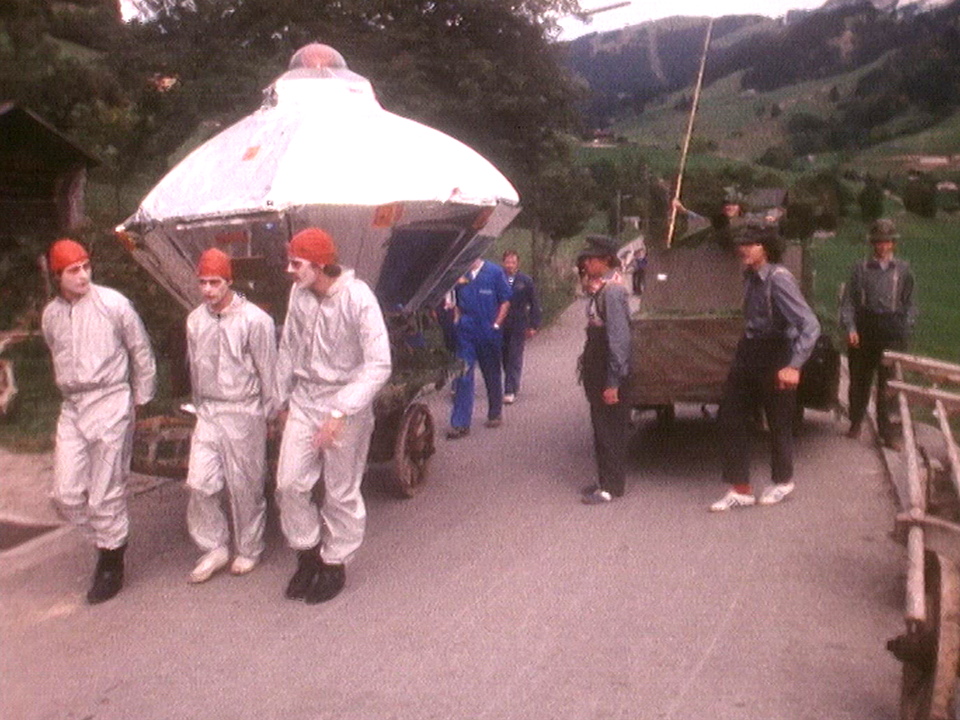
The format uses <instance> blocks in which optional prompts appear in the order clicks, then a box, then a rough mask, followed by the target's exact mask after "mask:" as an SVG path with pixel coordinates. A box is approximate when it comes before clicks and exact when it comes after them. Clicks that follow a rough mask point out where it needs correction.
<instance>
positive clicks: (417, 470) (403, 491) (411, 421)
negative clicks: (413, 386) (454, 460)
mask: <svg viewBox="0 0 960 720" xmlns="http://www.w3.org/2000/svg"><path fill="white" fill-rule="evenodd" d="M434 451H435V448H434V445H433V416H432V415H430V410H429V409H428V408H427V406H426V405H424V404H423V403H414V404H412V405H410V407H408V408H407V409H406V411H405V412H404V413H403V419H402V420H401V421H400V432H399V433H397V442H396V444H395V445H394V447H393V466H394V470H395V471H396V472H395V475H396V478H395V480H394V490H395V491H396V492H397V494H398V495H400V496H401V497H413V496H414V495H415V494H416V492H417V490H419V489H420V485H421V484H422V483H423V482H424V481H425V480H426V479H427V468H428V467H429V464H430V457H431V456H432V455H433V453H434Z"/></svg>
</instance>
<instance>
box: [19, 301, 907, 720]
mask: <svg viewBox="0 0 960 720" xmlns="http://www.w3.org/2000/svg"><path fill="white" fill-rule="evenodd" d="M581 312H582V309H581V308H579V307H577V308H574V309H572V310H571V311H570V312H568V313H567V314H566V315H564V317H563V318H561V320H560V322H559V323H557V324H556V325H555V326H553V327H551V328H548V329H547V330H545V331H544V332H542V333H541V334H539V335H538V336H537V337H536V338H534V340H533V341H532V342H531V343H530V344H529V346H528V357H527V369H526V373H525V379H524V387H523V389H522V392H521V394H520V396H519V398H518V401H517V403H516V404H515V405H513V406H511V407H508V408H506V411H505V423H504V425H503V427H501V428H499V429H495V430H491V429H486V428H484V427H483V424H482V418H483V414H484V412H485V402H484V401H483V400H482V399H481V400H480V401H478V403H477V407H476V411H475V412H476V415H475V421H474V426H473V431H472V433H471V435H470V436H469V437H467V438H464V439H461V440H457V441H455V442H451V441H446V440H444V439H442V437H441V439H440V440H439V441H438V453H437V455H436V457H435V458H434V462H433V464H432V467H431V472H430V478H429V481H428V484H427V486H426V487H425V488H424V489H423V491H422V492H421V493H420V494H419V495H418V496H417V497H415V498H413V499H412V500H406V501H402V500H396V499H393V498H391V497H389V496H387V495H385V494H384V493H382V492H380V491H379V490H378V488H377V483H376V482H375V481H376V477H377V475H378V474H379V473H380V472H382V470H379V469H377V468H374V469H373V472H371V473H370V476H371V477H370V478H369V480H370V482H368V484H367V485H368V492H367V497H368V504H369V521H368V534H367V539H366V542H365V543H364V545H363V547H362V548H361V550H360V552H359V555H358V557H357V559H356V561H355V562H354V563H353V564H352V565H351V566H349V567H348V571H347V586H346V588H345V590H344V591H343V593H341V595H340V596H338V597H337V598H336V599H335V600H333V601H331V602H329V603H327V604H324V605H320V606H312V607H311V606H306V605H304V604H302V603H299V602H292V601H289V600H286V599H284V598H283V594H282V591H283V587H284V585H285V583H286V580H287V578H288V577H289V575H290V574H291V573H292V571H293V567H294V558H293V554H292V553H291V552H290V551H289V550H288V549H286V548H285V547H284V544H283V542H282V539H281V538H280V537H279V533H278V530H277V523H276V515H275V511H273V510H272V509H271V512H272V514H271V524H270V528H271V529H270V542H269V547H268V551H267V553H266V555H265V558H264V562H263V564H262V565H261V566H260V567H258V568H257V569H256V570H255V571H254V572H253V573H251V574H250V575H248V576H246V577H243V578H234V577H231V576H229V575H226V574H224V575H218V576H216V577H214V578H213V579H212V580H211V581H210V582H208V583H206V584H204V585H200V586H193V585H189V584H188V583H187V581H186V578H187V574H188V572H189V570H190V569H191V567H192V564H193V562H194V561H195V559H196V557H197V552H196V550H195V549H194V548H193V547H192V545H191V543H190V541H189V538H188V536H187V533H186V527H185V521H184V516H185V507H186V495H185V492H184V488H183V486H182V485H181V484H179V483H169V484H165V485H162V486H160V487H158V488H155V489H153V490H150V491H149V492H145V493H143V494H141V495H138V496H137V497H135V498H134V499H133V501H132V503H131V506H132V513H133V528H134V534H133V536H132V538H131V544H130V551H129V552H128V555H127V557H128V565H127V567H128V572H127V587H126V588H125V589H124V591H123V592H122V593H121V594H120V595H119V596H118V597H117V598H116V599H114V600H112V601H110V602H108V603H106V604H103V605H99V606H96V607H89V606H87V605H85V603H84V601H83V596H84V593H85V592H86V589H87V585H88V582H89V578H90V574H91V572H92V568H93V562H94V554H93V551H92V549H91V548H90V547H89V546H88V545H87V544H85V542H84V540H83V538H82V537H81V536H80V534H79V533H78V532H76V531H73V530H61V531H57V532H56V533H53V534H51V535H48V536H46V537H44V538H41V539H39V540H36V541H33V542H31V543H30V544H29V545H26V546H23V547H21V548H18V549H17V550H15V551H11V552H8V553H5V554H4V555H3V556H2V558H0V595H2V605H0V632H2V637H0V642H2V644H0V717H2V718H10V719H11V720H13V719H17V720H34V719H36V720H39V719H41V718H42V719H47V718H50V719H53V718H67V719H77V720H88V719H90V720H92V719H96V720H108V719H110V720H113V719H117V720H119V719H129V718H138V719H140V720H151V719H154V718H156V719H158V720H160V719H163V720H169V719H179V718H183V719H193V718H238V719H241V718H244V719H245V718H251V719H253V718H255V719H257V720H264V719H269V718H284V719H285V720H299V719H301V718H302V719H304V720H306V719H308V718H309V719H311V720H313V719H319V718H324V719H326V718H330V719H331V720H332V719H337V720H348V719H354V718H356V719H357V720H360V719H363V720H376V719H380V718H384V719H386V718H398V719H404V720H407V719H418V720H419V719H421V718H422V719H426V718H437V719H446V718H470V719H471V720H473V719H480V718H504V719H513V718H550V719H554V718H557V719H560V718H570V719H571V720H584V719H587V718H642V719H646V718H650V719H653V718H664V719H667V720H674V719H681V718H682V719H685V720H686V719H690V718H710V719H711V720H726V719H730V720H805V719H807V718H809V719H810V720H814V719H816V720H823V719H824V718H828V719H829V720H844V719H846V718H849V719H851V720H864V719H869V720H894V718H896V717H897V701H898V680H899V665H898V664H897V663H896V662H895V660H894V659H893V658H892V657H891V656H890V655H889V654H888V653H887V652H886V650H885V649H884V644H885V642H886V640H887V639H888V638H890V637H892V636H894V635H897V634H899V633H900V632H901V629H902V620H901V612H902V595H903V590H902V584H903V568H904V560H903V551H902V549H901V548H900V547H899V546H898V545H896V544H895V543H894V542H893V541H892V540H891V539H890V538H889V537H888V533H889V531H890V529H891V528H892V524H893V513H894V503H893V500H892V496H891V492H890V489H889V487H888V484H887V482H886V479H885V476H884V474H883V469H882V466H881V463H880V461H879V459H878V457H877V455H876V451H875V450H874V449H873V448H872V447H871V446H870V445H869V444H868V443H867V441H866V440H864V441H863V442H862V443H860V442H855V441H851V440H848V439H846V438H844V437H843V436H842V435H841V428H840V425H839V424H838V423H837V422H836V421H835V419H834V418H833V417H832V416H831V415H829V414H825V413H812V414H809V413H808V421H807V423H806V426H805V429H804V432H803V435H802V436H801V438H800V439H799V443H798V448H797V473H796V480H797V487H798V489H797V492H796V493H795V495H794V496H793V497H791V498H790V499H789V500H788V501H787V502H785V503H783V504H782V505H780V506H775V507H770V508H749V509H742V510H737V511H733V512H731V513H727V514H711V513H708V512H707V511H706V508H707V506H708V505H709V504H710V503H711V502H712V501H714V500H716V499H717V498H718V497H719V496H720V495H721V494H722V493H723V491H724V487H723V486H722V485H721V483H720V482H719V480H718V467H719V457H718V454H717V449H716V448H717V442H718V438H717V437H716V436H715V434H714V425H713V423H711V422H710V421H709V420H706V419H704V418H703V417H702V416H701V415H700V411H699V408H695V407H693V408H683V409H682V411H681V412H680V413H679V417H678V420H677V423H676V425H675V427H674V428H673V429H672V430H671V431H670V432H668V433H659V432H657V431H656V430H655V429H654V427H653V424H652V419H650V420H643V421H642V427H641V429H640V432H639V434H638V438H637V442H636V445H635V448H634V451H633V459H632V460H631V472H630V476H629V478H628V487H627V494H626V495H625V496H624V497H623V498H622V499H620V500H618V501H616V502H614V503H611V504H609V505H604V506H599V507H588V506H584V505H582V504H581V503H580V502H579V495H578V492H579V489H580V488H581V487H582V486H583V485H586V484H587V483H589V482H591V481H592V480H593V473H594V465H593V458H592V450H591V442H590V429H589V419H588V414H587V408H586V403H585V401H584V400H583V397H582V392H581V390H580V388H579V387H577V386H576V384H575V380H574V365H575V360H576V356H577V354H578V353H579V346H580V344H581V342H582V329H581ZM478 385H480V386H481V388H482V383H478ZM481 397H482V389H481ZM429 402H430V404H431V406H432V408H433V411H434V417H435V419H436V421H437V428H438V432H440V433H442V431H444V430H445V429H446V428H447V426H448V421H449V398H448V396H447V393H446V392H440V393H436V394H435V395H433V396H432V397H431V398H430V400H429ZM762 449H763V446H762V444H758V448H757V452H756V455H755V464H754V469H755V474H756V478H757V479H758V480H760V481H762V480H764V479H765V478H766V476H767V472H768V471H767V463H766V456H765V454H764V452H762Z"/></svg>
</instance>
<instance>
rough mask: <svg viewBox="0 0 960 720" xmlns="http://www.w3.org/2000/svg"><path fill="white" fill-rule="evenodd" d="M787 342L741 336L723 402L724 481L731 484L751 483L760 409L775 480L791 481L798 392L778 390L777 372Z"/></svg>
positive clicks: (786, 354) (787, 350)
mask: <svg viewBox="0 0 960 720" xmlns="http://www.w3.org/2000/svg"><path fill="white" fill-rule="evenodd" d="M789 356H790V343H789V341H788V340H786V339H780V338H776V339H767V338H763V339H759V338H754V339H751V338H743V339H741V341H740V344H739V345H738V346H737V354H736V357H735V358H734V361H733V365H732V366H731V368H730V374H729V375H728V376H727V383H726V386H725V387H724V394H723V400H722V401H721V403H720V415H719V429H720V444H721V453H722V457H723V480H724V481H725V482H728V483H730V484H731V485H739V484H746V483H749V482H750V455H751V450H752V446H753V437H754V435H755V433H756V425H757V420H758V418H759V416H760V409H761V408H762V409H763V410H764V412H765V413H766V416H767V424H768V425H769V427H770V466H771V478H772V480H773V482H775V483H786V482H789V481H790V478H792V477H793V415H794V408H795V407H796V403H797V393H796V390H777V387H776V380H777V372H778V371H779V370H780V369H781V368H783V367H785V366H786V365H787V362H788V361H789Z"/></svg>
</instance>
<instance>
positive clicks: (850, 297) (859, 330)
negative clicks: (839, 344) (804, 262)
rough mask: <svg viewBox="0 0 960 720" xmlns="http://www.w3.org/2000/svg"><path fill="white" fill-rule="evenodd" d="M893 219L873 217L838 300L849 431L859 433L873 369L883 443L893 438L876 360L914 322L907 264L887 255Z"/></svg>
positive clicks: (896, 345)
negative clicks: (866, 252) (866, 250)
mask: <svg viewBox="0 0 960 720" xmlns="http://www.w3.org/2000/svg"><path fill="white" fill-rule="evenodd" d="M899 237H900V236H899V234H898V233H897V226H896V225H895V224H894V222H893V220H888V219H880V220H876V221H874V222H873V224H872V225H871V226H870V232H869V234H868V235H867V239H868V240H869V241H870V244H871V246H872V247H873V253H872V255H871V257H870V258H869V259H867V260H863V261H861V262H859V263H857V264H856V265H854V266H853V269H852V271H851V274H850V281H849V282H848V283H847V284H846V286H845V288H844V292H843V299H842V301H841V303H840V323H841V324H842V325H843V327H844V329H845V330H846V332H847V346H848V351H849V355H848V357H849V362H850V395H849V400H850V430H849V432H848V433H847V434H848V436H849V437H852V438H857V437H859V436H860V429H861V425H862V423H863V416H864V414H865V413H866V409H867V401H868V400H869V398H870V386H871V384H872V383H873V375H874V373H876V375H877V429H878V430H879V432H880V436H881V438H883V441H884V442H885V443H887V444H888V445H890V444H893V443H894V442H895V440H894V438H893V436H892V433H891V426H890V418H889V414H888V413H889V411H888V407H887V397H886V386H887V379H888V375H889V371H888V370H887V368H885V367H884V366H883V364H882V363H881V362H880V361H881V359H882V358H883V351H884V350H905V349H906V347H907V340H908V339H909V336H910V332H911V330H912V329H913V325H914V323H915V322H916V317H917V307H916V305H915V304H914V302H913V285H914V281H913V273H912V272H911V270H910V265H909V264H908V263H907V262H906V261H905V260H901V259H899V258H895V257H894V256H893V253H894V249H895V247H896V241H897V239H898V238H899Z"/></svg>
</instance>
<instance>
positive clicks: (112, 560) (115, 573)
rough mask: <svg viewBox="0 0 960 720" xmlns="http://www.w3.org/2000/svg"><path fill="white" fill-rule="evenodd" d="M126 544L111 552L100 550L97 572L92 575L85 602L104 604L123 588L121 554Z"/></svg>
mask: <svg viewBox="0 0 960 720" xmlns="http://www.w3.org/2000/svg"><path fill="white" fill-rule="evenodd" d="M126 550H127V546H126V544H123V545H121V546H120V547H118V548H115V549H113V550H104V549H103V548H100V557H99V558H97V570H96V572H95V573H94V575H93V585H91V586H90V590H89V591H88V592H87V602H88V603H90V604H91V605H96V604H98V603H102V602H106V601H107V600H109V599H110V598H112V597H113V596H114V595H116V594H117V593H118V592H120V588H122V587H123V553H124V552H126Z"/></svg>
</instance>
